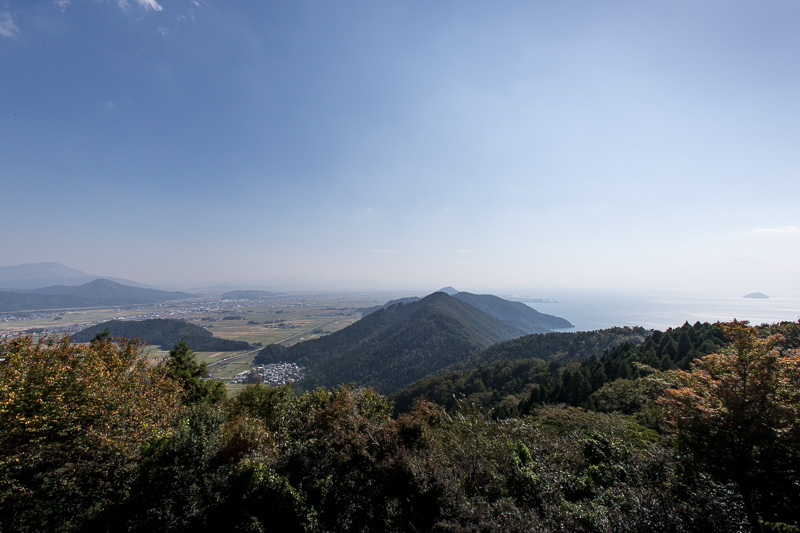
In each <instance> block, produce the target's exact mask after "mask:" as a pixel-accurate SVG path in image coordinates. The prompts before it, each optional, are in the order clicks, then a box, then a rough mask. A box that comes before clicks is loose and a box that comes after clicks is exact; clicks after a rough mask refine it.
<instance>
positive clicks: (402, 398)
mask: <svg viewBox="0 0 800 533" xmlns="http://www.w3.org/2000/svg"><path fill="white" fill-rule="evenodd" d="M722 342H723V340H722V334H721V333H720V332H719V330H717V328H716V327H715V326H713V325H710V324H700V323H696V324H695V325H693V326H692V325H689V324H684V325H683V326H682V327H680V328H675V329H668V330H667V331H665V332H660V331H655V332H652V334H651V335H648V332H647V331H646V330H644V329H643V328H610V329H606V330H600V331H589V332H577V333H548V334H545V335H528V336H526V337H522V338H520V339H515V340H511V341H506V342H503V343H499V344H496V345H494V346H491V347H489V348H487V349H486V350H484V351H482V352H479V353H477V354H475V355H473V356H472V357H470V358H468V359H466V360H464V361H462V362H461V363H459V365H457V366H462V367H467V368H469V366H470V365H475V364H476V363H480V362H483V361H494V362H493V363H483V364H479V366H477V368H474V367H473V368H472V369H469V370H456V371H453V372H449V373H443V374H439V375H435V376H429V377H427V378H425V379H423V380H420V381H419V382H417V383H414V384H413V385H411V386H409V387H407V388H406V389H404V390H401V391H399V392H397V393H396V394H395V395H394V400H395V401H396V404H397V409H398V411H401V412H402V411H406V410H408V409H409V408H410V406H411V405H412V404H413V402H414V401H415V400H416V399H417V398H424V399H427V400H429V401H433V402H436V403H437V404H439V405H442V406H445V407H447V408H451V407H453V406H454V405H455V402H456V400H457V399H459V398H466V399H467V400H469V401H470V402H472V403H475V404H476V405H479V406H481V407H482V408H485V409H493V410H494V411H495V413H494V416H496V417H499V418H503V417H507V416H515V415H519V414H525V413H527V412H530V410H531V409H533V408H535V407H536V406H537V405H541V404H543V403H564V404H568V405H573V406H584V407H592V408H594V409H596V410H601V411H613V410H621V411H623V412H626V413H628V414H631V413H633V412H634V411H638V409H639V408H640V407H641V403H642V402H641V399H640V401H639V404H636V405H633V406H629V407H628V408H624V409H622V408H620V406H619V405H618V404H619V402H620V401H621V399H620V398H618V397H615V399H614V402H615V403H613V404H612V405H610V406H609V405H607V404H608V402H610V401H611V399H610V398H609V394H610V393H611V392H612V391H611V390H609V389H604V387H605V386H606V385H610V384H612V383H613V382H615V381H616V380H618V379H630V378H634V379H635V378H640V377H642V378H643V377H645V376H647V375H648V374H650V373H652V372H653V371H654V370H669V369H673V368H686V367H687V366H688V364H689V362H690V361H692V360H693V359H694V358H696V357H698V356H701V355H707V354H709V353H711V352H713V351H715V350H716V349H718V348H719V346H720V345H721V344H722ZM629 382H632V381H629ZM629 382H620V383H614V385H613V387H614V388H615V389H619V388H620V387H621V386H622V384H623V383H629ZM636 384H637V386H644V385H643V383H640V382H636ZM663 388H664V387H663V386H661V388H658V387H655V388H652V391H651V394H650V398H649V399H651V400H652V399H655V398H657V397H658V395H659V394H660V392H661V391H662V390H663ZM601 389H603V392H602V393H600V392H599V391H600V390H601ZM595 392H598V395H597V396H595V395H594V394H593V393H595ZM617 396H619V394H617ZM626 401H634V400H631V399H630V398H628V400H626ZM634 403H635V401H634Z"/></svg>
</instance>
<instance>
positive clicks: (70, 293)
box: [0, 279, 192, 312]
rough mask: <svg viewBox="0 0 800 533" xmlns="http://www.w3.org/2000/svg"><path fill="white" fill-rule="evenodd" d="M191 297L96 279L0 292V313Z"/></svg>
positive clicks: (103, 305)
mask: <svg viewBox="0 0 800 533" xmlns="http://www.w3.org/2000/svg"><path fill="white" fill-rule="evenodd" d="M191 297H192V295H191V294H188V293H185V292H178V291H162V290H157V289H145V288H141V287H131V286H129V285H122V284H121V283H116V282H114V281H110V280H107V279H96V280H93V281H90V282H88V283H84V284H83V285H78V286H70V285H54V286H51V287H43V288H40V289H25V290H17V291H13V292H12V291H0V312H13V311H32V310H42V309H62V308H78V307H106V306H116V305H133V304H145V303H152V302H163V301H167V300H183V299H185V298H191Z"/></svg>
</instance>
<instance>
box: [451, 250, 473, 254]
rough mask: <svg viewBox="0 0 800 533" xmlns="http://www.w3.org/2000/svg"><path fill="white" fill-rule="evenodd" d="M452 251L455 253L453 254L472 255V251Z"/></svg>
mask: <svg viewBox="0 0 800 533" xmlns="http://www.w3.org/2000/svg"><path fill="white" fill-rule="evenodd" d="M450 251H451V252H453V253H457V254H471V253H472V250H450Z"/></svg>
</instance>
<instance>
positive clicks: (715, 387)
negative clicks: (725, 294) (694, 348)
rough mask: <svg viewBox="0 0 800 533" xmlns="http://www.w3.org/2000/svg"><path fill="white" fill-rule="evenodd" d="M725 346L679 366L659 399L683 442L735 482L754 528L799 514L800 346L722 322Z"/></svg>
mask: <svg viewBox="0 0 800 533" xmlns="http://www.w3.org/2000/svg"><path fill="white" fill-rule="evenodd" d="M717 327H718V328H719V329H720V330H721V331H722V332H723V333H724V334H725V336H726V337H727V338H728V340H729V341H730V345H729V347H728V348H726V349H724V350H723V351H722V352H721V353H718V354H713V355H708V356H706V357H703V358H700V359H697V360H695V361H694V362H693V363H692V368H691V371H689V372H683V371H676V372H675V375H676V377H677V378H678V382H679V383H680V385H679V386H678V387H676V388H672V389H669V390H667V391H665V394H664V396H663V397H662V398H661V399H660V400H659V403H660V404H661V405H662V406H663V407H664V408H665V411H666V415H667V420H666V422H667V423H668V426H669V428H670V429H671V431H672V432H673V433H674V435H675V436H676V439H677V442H678V444H679V446H680V447H681V448H682V449H684V450H686V451H688V452H690V456H691V458H692V459H693V460H694V461H696V463H697V464H698V466H700V467H702V468H704V469H706V470H708V471H709V472H710V473H712V474H713V475H715V476H717V477H719V478H720V479H723V480H726V481H730V482H733V483H735V484H736V486H737V487H738V489H739V491H740V493H741V496H742V500H743V503H744V506H745V509H746V511H747V514H748V518H749V520H750V523H751V525H752V527H753V529H754V530H761V528H762V524H764V523H778V522H782V523H788V524H794V525H795V526H796V525H797V524H798V522H799V521H800V506H798V504H797V502H798V501H800V471H798V469H799V468H800V350H798V349H792V350H786V349H785V350H783V351H781V349H780V348H779V347H780V343H781V341H782V337H781V335H770V336H767V337H765V336H762V335H761V334H760V332H759V330H758V329H757V328H755V327H751V326H749V325H748V323H747V322H738V321H733V322H730V323H721V324H717Z"/></svg>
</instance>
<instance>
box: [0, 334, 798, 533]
mask: <svg viewBox="0 0 800 533" xmlns="http://www.w3.org/2000/svg"><path fill="white" fill-rule="evenodd" d="M684 334H685V336H686V337H688V338H689V341H690V342H689V345H687V344H686V343H685V342H683V345H684V346H683V348H679V345H680V344H681V338H683V336H684ZM799 334H800V324H798V323H784V324H779V325H775V326H771V327H764V328H753V327H750V326H748V325H747V324H745V323H741V322H734V323H730V324H718V325H713V326H712V325H708V324H695V325H694V326H688V325H686V326H684V327H682V328H676V329H674V330H668V331H666V332H662V333H661V334H660V335H653V336H650V337H648V339H646V340H645V341H644V342H642V343H640V344H638V345H633V344H621V345H619V346H616V347H612V348H610V349H608V350H606V351H605V352H604V353H603V354H602V355H600V356H589V357H588V358H587V359H584V360H583V361H580V362H579V361H566V360H565V359H563V358H557V359H552V360H550V361H549V362H545V361H544V360H541V359H537V358H529V359H527V360H522V361H521V360H502V361H499V362H497V363H495V364H494V365H484V366H483V367H481V368H480V369H478V370H477V371H476V372H477V373H476V374H473V375H469V376H468V375H467V374H466V373H463V374H460V375H462V376H464V377H467V378H468V379H466V380H465V381H466V383H467V385H470V384H471V383H472V384H475V383H477V382H476V379H478V378H480V380H481V381H482V382H483V385H484V386H485V387H486V388H487V389H488V388H493V389H495V390H500V389H502V390H505V391H512V393H513V391H515V390H517V389H518V388H519V386H520V385H521V384H522V383H524V382H526V381H531V380H532V381H534V382H536V383H543V382H542V381H541V380H540V377H542V376H543V377H544V379H545V381H546V380H547V379H551V378H555V376H560V378H561V384H562V386H563V387H564V388H565V389H568V387H567V386H566V385H565V382H566V380H567V378H566V374H568V373H570V372H571V373H573V374H576V373H577V374H583V373H584V371H585V372H586V374H585V375H586V376H591V375H592V374H593V373H595V372H599V371H600V369H601V368H602V369H603V371H604V372H605V371H606V369H608V370H609V371H610V372H617V373H619V374H620V375H622V374H625V373H627V377H621V378H618V379H613V380H612V379H611V378H609V381H608V382H607V383H606V384H605V385H603V386H602V387H601V388H600V389H599V390H598V391H596V392H595V393H593V394H592V395H591V396H590V399H589V400H587V401H584V402H583V407H574V406H568V405H564V403H562V402H561V400H559V399H555V400H552V399H550V398H548V397H545V398H543V399H542V400H541V401H536V402H532V403H531V405H530V406H529V409H527V410H525V412H523V409H520V410H519V412H516V413H511V412H509V413H508V414H507V415H505V416H503V417H497V416H496V414H497V411H496V410H495V411H490V410H488V409H482V408H481V405H482V404H481V401H480V397H479V396H469V395H467V396H465V398H462V399H461V400H460V401H458V402H456V403H455V404H454V405H452V406H451V407H449V408H447V407H445V406H442V405H437V404H435V403H431V402H425V401H419V402H417V403H416V404H415V405H414V406H413V407H412V408H411V410H410V411H408V412H405V413H403V414H400V415H396V416H392V414H391V413H392V406H391V403H390V402H389V401H388V400H387V398H386V397H384V396H381V395H379V394H377V393H376V392H374V391H373V390H372V389H369V388H356V387H353V386H339V387H336V388H333V389H325V388H319V389H316V390H313V391H310V392H306V393H304V394H296V393H295V392H294V391H293V390H292V389H291V387H290V386H283V387H267V386H263V385H254V386H250V387H247V388H245V389H244V390H243V391H242V392H241V393H240V394H239V395H238V396H236V397H235V398H229V399H226V398H224V395H223V393H224V389H221V388H220V387H213V386H211V384H210V383H209V382H208V381H205V380H202V379H200V377H201V374H202V368H201V366H202V365H199V366H198V364H197V362H196V361H194V360H193V358H192V356H191V353H190V352H189V351H188V350H187V349H186V348H185V347H179V348H176V349H175V350H173V352H172V353H171V354H170V359H169V361H167V362H165V363H162V364H158V365H153V364H151V363H150V362H149V361H147V360H146V359H145V358H143V357H142V355H141V352H140V351H138V350H137V346H136V345H135V344H131V343H125V342H122V343H119V344H115V343H113V342H111V341H110V340H109V339H96V340H94V341H92V342H91V343H89V344H81V345H70V344H69V343H68V342H66V341H61V342H57V341H53V340H51V339H44V340H42V341H40V342H38V343H35V342H33V341H32V340H31V339H30V338H27V337H23V338H18V339H14V340H10V339H7V338H3V339H0V530H2V531H25V532H31V531H56V532H68V531H174V532H189V531H192V532H194V531H208V532H212V531H213V532H217V531H266V530H277V531H379V532H384V531H431V532H453V531H459V532H461V531H467V532H470V531H474V532H478V531H504V532H505V531H511V532H523V531H541V532H551V531H552V532H555V531H565V530H566V531H577V532H595V531H596V532H606V531H623V532H627V531H629V532H641V531H648V532H651V531H655V532H659V531H663V532H702V533H705V532H731V531H732V532H744V531H781V532H783V531H798V524H800V511H799V510H798V509H800V508H798V506H797V501H798V499H800V488H799V487H800V472H799V471H798V468H797V465H798V464H800V461H798V460H799V459H800V425H799V424H798V422H797V421H798V419H800V392H799V391H800V349H798V342H797V341H798V335H799ZM693 336H694V337H695V338H694V339H693V338H692V337H693ZM664 337H666V339H667V340H664ZM706 341H709V342H706ZM671 342H675V343H676V346H675V349H676V353H675V354H674V355H673V354H672V353H671V352H672V349H671V348H668V346H670V343H671ZM712 345H713V346H714V347H715V349H714V352H715V353H713V354H709V355H703V350H704V348H703V347H704V346H705V347H706V348H710V347H711V346H712ZM687 346H688V348H687ZM659 351H660V352H661V355H660V356H659ZM682 351H685V352H686V355H685V356H683V357H688V358H690V359H691V361H689V365H688V367H687V368H686V369H685V370H684V369H680V368H672V367H674V366H678V365H681V364H683V363H682V359H683V357H681V355H680V354H681V352H682ZM665 354H666V357H664V355H665ZM648 359H649V360H650V361H651V362H653V363H658V364H659V365H661V366H662V367H670V368H671V369H669V370H656V369H655V368H654V367H652V366H649V365H645V364H644V363H643V362H642V361H646V360H648ZM582 369H585V370H582ZM464 372H470V371H464ZM454 376H455V374H454ZM607 377H608V376H607ZM459 379H460V378H457V379H452V380H451V382H452V383H456V384H457V383H458V381H459ZM537 380H539V381H537ZM443 383H445V382H443ZM459 386H460V385H459ZM470 386H471V385H470ZM537 388H538V387H537ZM556 389H557V387H556V388H553V389H551V392H554V391H555V390H556ZM598 395H599V396H602V398H601V401H598V402H593V401H592V400H591V398H593V397H594V398H596V397H597V396H598ZM633 399H638V400H641V401H640V402H639V403H638V404H637V403H636V402H629V401H628V400H633ZM473 400H474V401H473ZM554 401H555V402H557V403H552V402H554ZM615 402H616V406H617V407H619V408H615V407H614V405H615ZM487 407H490V406H489V405H487ZM620 408H624V409H625V410H628V411H629V412H628V413H626V412H622V411H623V409H620Z"/></svg>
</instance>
